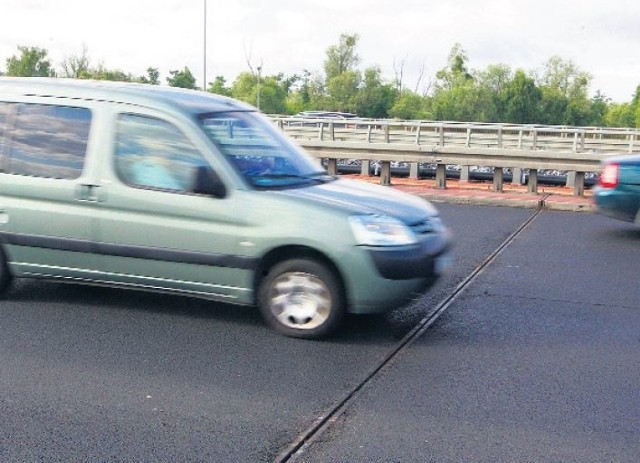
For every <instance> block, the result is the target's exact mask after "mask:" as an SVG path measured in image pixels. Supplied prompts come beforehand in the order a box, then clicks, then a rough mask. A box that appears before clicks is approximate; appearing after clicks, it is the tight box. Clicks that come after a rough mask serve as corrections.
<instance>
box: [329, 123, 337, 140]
mask: <svg viewBox="0 0 640 463" xmlns="http://www.w3.org/2000/svg"><path fill="white" fill-rule="evenodd" d="M329 138H330V140H331V141H335V140H336V135H335V132H334V130H333V122H329Z"/></svg>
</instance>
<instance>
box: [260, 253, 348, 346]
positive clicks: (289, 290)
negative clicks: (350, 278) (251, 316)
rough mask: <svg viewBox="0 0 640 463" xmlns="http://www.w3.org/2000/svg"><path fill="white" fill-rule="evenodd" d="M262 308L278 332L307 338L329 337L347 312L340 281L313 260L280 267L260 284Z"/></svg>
mask: <svg viewBox="0 0 640 463" xmlns="http://www.w3.org/2000/svg"><path fill="white" fill-rule="evenodd" d="M258 305H259V307H260V311H261V312H262V316H263V317H264V319H265V321H266V322H267V323H268V324H269V325H271V326H272V327H273V328H275V329H276V330H277V331H279V332H280V333H282V334H285V335H287V336H292V337H296V338H304V339H318V338H322V337H325V336H328V335H329V334H331V333H332V332H334V331H335V330H336V329H337V328H338V326H339V325H340V323H341V322H342V319H343V318H344V313H345V298H344V291H343V289H342V284H341V282H340V280H339V278H338V277H337V276H336V275H335V273H334V272H333V271H332V270H330V269H329V268H328V267H327V266H326V265H323V264H321V263H319V262H317V261H315V260H311V259H291V260H286V261H283V262H280V263H279V264H276V265H275V266H274V267H273V268H272V269H271V270H270V271H269V273H268V274H267V276H266V277H265V279H264V280H263V281H262V283H261V285H260V289H259V293H258Z"/></svg>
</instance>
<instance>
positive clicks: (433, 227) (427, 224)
mask: <svg viewBox="0 0 640 463" xmlns="http://www.w3.org/2000/svg"><path fill="white" fill-rule="evenodd" d="M441 223H442V222H441V221H440V218H438V217H430V218H428V219H422V220H419V221H417V222H413V223H410V224H409V227H410V228H411V230H412V231H413V233H415V234H416V235H418V236H420V235H427V234H429V233H436V232H438V231H439V230H440V228H441Z"/></svg>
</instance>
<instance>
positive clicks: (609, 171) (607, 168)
mask: <svg viewBox="0 0 640 463" xmlns="http://www.w3.org/2000/svg"><path fill="white" fill-rule="evenodd" d="M619 171H620V165H619V164H616V163H611V164H605V165H604V166H603V167H602V172H600V178H599V183H600V186H601V187H603V188H615V187H617V186H618V180H619V176H618V172H619Z"/></svg>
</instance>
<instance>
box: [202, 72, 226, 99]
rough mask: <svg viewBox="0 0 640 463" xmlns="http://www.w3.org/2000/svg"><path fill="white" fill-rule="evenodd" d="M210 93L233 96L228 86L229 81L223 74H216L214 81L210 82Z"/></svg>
mask: <svg viewBox="0 0 640 463" xmlns="http://www.w3.org/2000/svg"><path fill="white" fill-rule="evenodd" d="M207 91H208V92H209V93H215V94H217V95H224V96H231V89H230V88H228V87H227V81H226V79H225V78H224V77H223V76H216V77H215V79H214V80H213V82H209V88H208V89H207Z"/></svg>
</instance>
